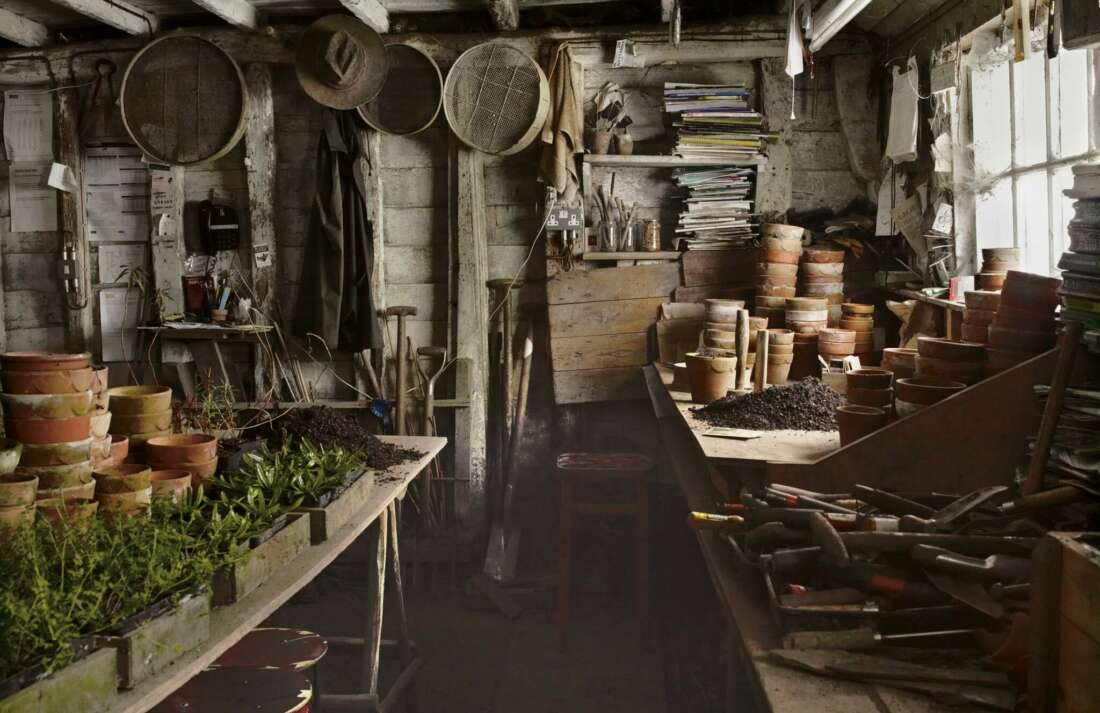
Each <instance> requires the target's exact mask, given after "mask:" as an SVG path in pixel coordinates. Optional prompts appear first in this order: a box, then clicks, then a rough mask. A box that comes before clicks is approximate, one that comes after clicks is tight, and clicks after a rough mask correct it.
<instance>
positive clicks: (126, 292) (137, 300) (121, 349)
mask: <svg viewBox="0 0 1100 713" xmlns="http://www.w3.org/2000/svg"><path fill="white" fill-rule="evenodd" d="M141 305H142V298H141V291H140V290H130V289H127V288H125V287H113V288H110V289H105V290H100V291H99V321H100V325H101V330H100V333H101V334H102V342H103V343H102V345H101V346H102V348H103V361H105V362H110V361H134V360H136V359H137V338H138V332H137V326H138V325H139V324H140V323H141Z"/></svg>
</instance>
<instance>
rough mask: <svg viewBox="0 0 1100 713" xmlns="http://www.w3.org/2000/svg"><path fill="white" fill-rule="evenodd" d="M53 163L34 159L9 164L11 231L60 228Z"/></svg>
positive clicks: (29, 231) (34, 231) (28, 231)
mask: <svg viewBox="0 0 1100 713" xmlns="http://www.w3.org/2000/svg"><path fill="white" fill-rule="evenodd" d="M51 163H52V162H51V161H32V162H21V163H11V164H9V166H8V197H9V199H10V201H11V232H13V233H37V232H44V231H55V230H57V191H55V190H54V189H53V188H50V186H49V178H50V165H51Z"/></svg>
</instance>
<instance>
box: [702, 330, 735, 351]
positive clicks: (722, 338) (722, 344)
mask: <svg viewBox="0 0 1100 713" xmlns="http://www.w3.org/2000/svg"><path fill="white" fill-rule="evenodd" d="M703 345H704V346H706V347H710V348H711V349H726V350H732V349H736V348H737V334H736V333H734V332H720V331H718V330H716V329H705V330H703Z"/></svg>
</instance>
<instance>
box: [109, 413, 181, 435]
mask: <svg viewBox="0 0 1100 713" xmlns="http://www.w3.org/2000/svg"><path fill="white" fill-rule="evenodd" d="M110 413H112V414H113V415H112V416H111V433H122V434H126V435H129V434H134V433H152V432H159V431H170V430H171V429H172V409H167V410H165V411H156V412H150V413H138V414H133V415H129V416H123V415H122V414H119V413H115V412H110Z"/></svg>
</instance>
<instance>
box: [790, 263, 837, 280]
mask: <svg viewBox="0 0 1100 713" xmlns="http://www.w3.org/2000/svg"><path fill="white" fill-rule="evenodd" d="M811 265H825V266H826V267H833V266H836V267H844V265H843V263H839V262H822V263H816V262H804V263H802V265H801V269H802V274H801V275H800V279H801V280H802V283H803V284H804V285H806V286H809V285H841V284H843V283H844V277H843V276H842V275H824V274H821V273H818V274H816V275H811V274H809V273H808V272H806V268H807V267H809V266H811Z"/></svg>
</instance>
